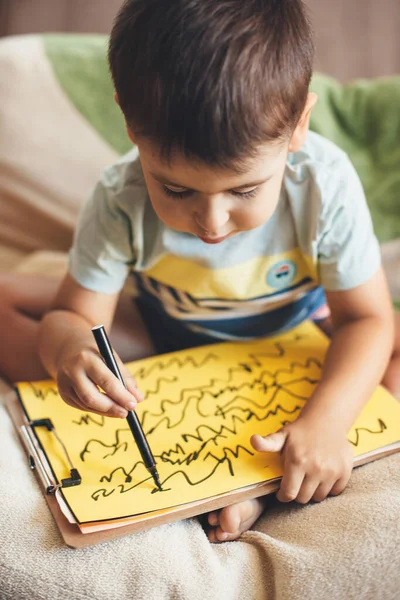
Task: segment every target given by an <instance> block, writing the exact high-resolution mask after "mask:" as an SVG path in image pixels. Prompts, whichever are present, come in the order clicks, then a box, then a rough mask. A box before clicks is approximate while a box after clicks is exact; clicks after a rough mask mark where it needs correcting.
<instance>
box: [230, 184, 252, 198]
mask: <svg viewBox="0 0 400 600" xmlns="http://www.w3.org/2000/svg"><path fill="white" fill-rule="evenodd" d="M257 192H258V187H255V188H252V189H251V190H243V191H242V192H239V191H238V190H231V194H233V195H234V196H239V198H254V196H256V195H257Z"/></svg>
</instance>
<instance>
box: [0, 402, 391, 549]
mask: <svg viewBox="0 0 400 600" xmlns="http://www.w3.org/2000/svg"><path fill="white" fill-rule="evenodd" d="M6 408H7V410H8V412H9V414H10V417H11V419H12V421H13V424H14V426H15V428H16V430H17V432H18V434H19V437H20V439H21V442H22V445H23V446H24V449H25V451H26V454H27V462H28V465H29V467H30V469H31V470H32V471H34V472H35V474H36V477H37V479H38V481H39V484H40V487H41V489H42V491H43V494H44V497H45V499H46V502H47V504H48V506H49V508H50V511H51V513H52V515H53V518H54V520H55V522H56V524H57V527H58V529H59V531H60V533H61V536H62V538H63V540H64V542H65V544H66V545H67V546H68V547H70V548H84V547H86V546H92V545H95V544H100V543H103V542H107V541H110V540H113V539H116V538H119V537H123V536H126V535H129V534H132V533H137V532H139V531H143V530H145V529H149V528H150V527H156V526H160V525H164V524H167V523H171V522H173V521H177V520H181V519H187V518H190V517H194V516H199V515H200V514H203V513H207V512H210V511H212V510H218V509H220V508H223V507H225V506H227V505H228V504H233V503H236V502H241V501H243V500H247V499H251V498H256V497H260V496H263V495H267V494H272V493H274V492H276V491H278V489H279V483H280V479H281V478H280V477H279V478H277V479H275V480H274V481H268V482H266V483H262V484H258V485H256V486H252V487H251V488H249V489H240V490H238V491H235V492H233V493H232V492H229V493H228V494H222V495H221V496H219V497H214V498H210V499H209V500H202V501H201V502H192V503H189V504H184V505H182V506H181V507H179V508H178V509H177V510H174V511H173V512H168V511H167V512H165V513H164V514H159V515H157V516H154V517H152V518H148V519H142V520H140V521H138V522H137V523H132V524H129V525H125V526H121V527H118V528H113V529H108V530H104V531H100V532H96V533H82V532H81V531H80V529H79V527H78V526H77V525H74V524H72V523H69V521H68V520H67V519H66V517H65V515H64V514H63V513H62V511H61V509H60V506H59V504H58V502H57V499H56V497H55V492H56V490H57V489H58V488H59V487H60V483H61V482H58V481H57V480H56V478H53V479H51V478H49V477H48V474H47V471H46V469H45V468H44V464H43V455H42V453H41V450H40V445H39V443H38V440H37V437H36V435H35V426H33V427H32V425H30V424H29V422H28V419H27V417H26V415H25V413H24V411H23V408H22V405H21V403H20V401H19V399H18V394H17V392H14V393H12V394H10V397H9V398H8V399H7V400H6ZM62 445H64V443H63V442H62ZM399 451H400V440H399V442H397V443H394V444H391V445H389V446H387V447H385V448H383V449H378V450H376V451H374V452H370V453H368V454H365V455H361V456H358V457H356V458H355V459H354V467H359V466H362V465H364V464H367V463H369V462H372V461H373V460H376V459H378V458H384V457H386V456H390V455H391V454H394V453H396V452H399ZM73 468H74V467H72V469H73ZM72 469H71V470H72ZM78 474H79V472H78ZM73 475H75V477H73V480H74V483H73V485H79V483H78V481H77V480H78V479H79V476H78V477H77V476H76V473H75V474H73ZM67 485H68V483H67ZM199 505H201V510H199Z"/></svg>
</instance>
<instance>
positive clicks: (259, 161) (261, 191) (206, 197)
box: [137, 140, 288, 244]
mask: <svg viewBox="0 0 400 600" xmlns="http://www.w3.org/2000/svg"><path fill="white" fill-rule="evenodd" d="M137 143H138V146H139V151H140V160H141V164H142V168H143V174H144V177H145V180H146V184H147V188H148V192H149V196H150V200H151V203H152V205H153V208H154V210H155V212H156V213H157V216H158V217H159V218H160V219H161V221H163V223H165V225H167V226H168V227H170V228H171V229H175V230H176V231H183V232H185V233H191V234H192V235H195V236H196V237H198V238H200V239H201V240H202V241H203V242H205V243H207V244H218V243H220V242H222V241H224V240H225V239H227V238H228V237H231V236H233V235H236V234H237V233H240V232H241V231H248V230H250V229H254V228H255V227H258V226H259V225H262V224H263V223H265V222H266V221H268V219H269V218H270V217H271V215H272V213H273V212H274V210H275V208H276V205H277V203H278V199H279V194H280V189H281V184H282V178H283V172H284V169H285V164H286V157H287V152H288V144H282V143H281V144H279V145H277V144H274V145H271V144H267V145H265V146H263V147H261V148H260V149H259V152H258V154H257V156H256V158H253V159H251V160H249V161H248V164H247V165H246V169H245V171H244V172H243V173H242V174H237V173H236V172H235V171H230V170H222V169H218V168H213V167H209V166H207V165H204V164H203V163H195V162H188V160H187V159H185V158H183V157H182V156H178V155H175V156H173V157H172V160H171V161H170V162H168V163H167V162H164V161H161V160H160V157H159V153H158V152H157V149H156V148H154V147H152V146H151V144H150V143H149V142H147V141H143V140H142V141H140V140H137Z"/></svg>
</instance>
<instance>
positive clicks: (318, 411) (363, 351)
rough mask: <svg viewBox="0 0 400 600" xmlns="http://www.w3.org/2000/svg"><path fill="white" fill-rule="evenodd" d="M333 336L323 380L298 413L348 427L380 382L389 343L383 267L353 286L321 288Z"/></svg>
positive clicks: (390, 326) (389, 314)
mask: <svg viewBox="0 0 400 600" xmlns="http://www.w3.org/2000/svg"><path fill="white" fill-rule="evenodd" d="M326 297H327V300H328V304H329V307H330V309H331V313H332V321H333V336H332V343H331V345H330V348H329V351H328V353H327V357H326V361H325V365H324V369H323V373H322V380H321V382H320V384H319V385H318V387H317V389H316V391H315V393H314V394H313V396H312V397H311V398H310V400H309V401H308V402H307V404H306V405H305V407H304V409H303V411H302V414H301V416H302V418H305V419H320V418H324V419H329V420H330V421H331V422H332V423H334V424H335V427H337V428H339V429H342V430H343V431H344V433H347V432H348V430H349V429H350V427H351V426H352V425H353V423H354V421H355V419H356V418H357V416H358V414H359V413H360V412H361V410H362V408H363V406H364V404H365V403H366V402H367V400H368V399H369V398H370V397H371V395H372V393H373V391H374V389H375V388H376V386H377V385H378V384H379V383H380V381H381V379H382V376H383V374H384V371H385V368H386V366H387V364H388V360H389V358H390V354H391V351H392V348H393V336H394V319H393V309H392V304H391V300H390V294H389V290H388V287H387V283H386V278H385V275H384V273H383V270H382V268H381V269H379V271H378V272H377V273H376V274H375V275H374V276H373V277H372V278H371V279H370V280H369V281H367V282H366V283H364V284H363V285H360V286H358V287H357V288H355V289H352V290H347V291H340V292H328V291H327V292H326Z"/></svg>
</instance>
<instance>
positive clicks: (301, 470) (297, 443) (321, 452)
mask: <svg viewBox="0 0 400 600" xmlns="http://www.w3.org/2000/svg"><path fill="white" fill-rule="evenodd" d="M251 443H252V446H253V448H255V450H258V451H260V452H281V453H282V458H283V469H284V471H283V477H282V481H281V486H280V489H279V492H278V493H277V498H278V500H280V501H281V502H290V501H292V500H296V501H297V502H299V503H300V504H306V503H307V502H309V501H310V500H313V501H314V502H320V501H321V500H324V499H325V498H326V497H327V496H328V495H331V496H336V495H338V494H340V493H341V492H342V491H343V490H344V489H345V487H346V485H347V483H348V481H349V479H350V475H351V471H352V469H353V450H352V448H351V445H350V443H349V441H348V440H347V437H346V435H345V434H344V433H343V430H342V429H341V428H340V427H335V424H333V423H327V424H323V423H320V422H317V421H316V420H311V419H307V418H303V419H302V418H301V417H299V418H298V419H297V421H295V422H294V423H290V424H289V425H285V427H283V428H282V429H280V430H279V431H277V432H276V433H273V434H271V435H268V436H266V437H262V436H260V435H253V436H252V438H251Z"/></svg>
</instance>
